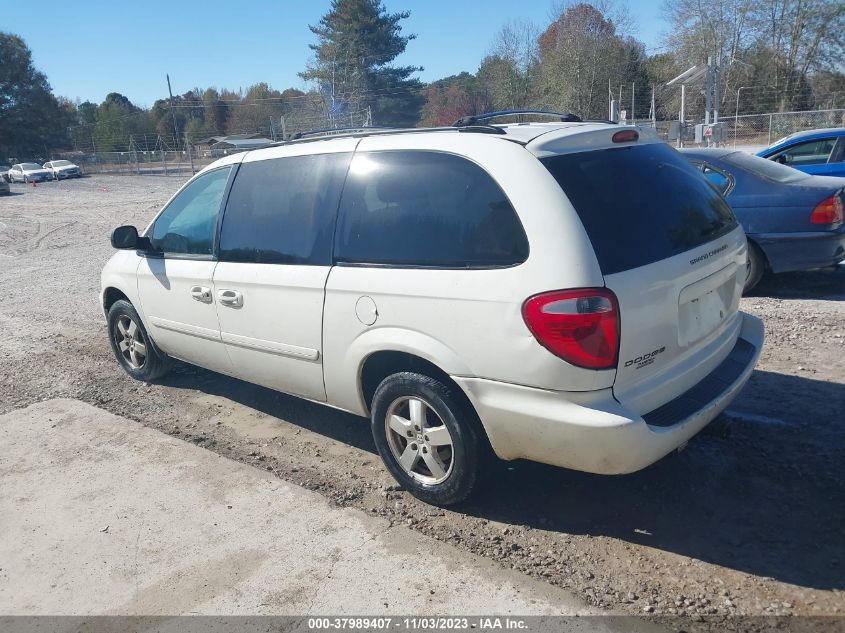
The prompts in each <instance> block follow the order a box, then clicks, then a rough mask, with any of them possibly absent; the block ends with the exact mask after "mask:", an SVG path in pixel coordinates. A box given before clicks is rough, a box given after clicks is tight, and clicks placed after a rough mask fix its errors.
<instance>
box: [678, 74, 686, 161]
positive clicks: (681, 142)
mask: <svg viewBox="0 0 845 633" xmlns="http://www.w3.org/2000/svg"><path fill="white" fill-rule="evenodd" d="M686 101H687V85H686V84H681V112H680V113H679V116H678V120H679V122H680V123H679V125H678V147H683V146H684V116H685V115H684V108H685V107H686Z"/></svg>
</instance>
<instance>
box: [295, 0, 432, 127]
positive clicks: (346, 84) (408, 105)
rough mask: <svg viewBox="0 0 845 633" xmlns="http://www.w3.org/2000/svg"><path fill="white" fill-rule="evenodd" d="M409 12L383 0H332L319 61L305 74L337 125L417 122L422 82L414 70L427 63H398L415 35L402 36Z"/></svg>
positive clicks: (321, 30) (320, 28)
mask: <svg viewBox="0 0 845 633" xmlns="http://www.w3.org/2000/svg"><path fill="white" fill-rule="evenodd" d="M409 16H410V12H409V11H402V12H399V13H387V11H386V10H385V8H384V6H383V5H382V4H381V2H380V1H379V0H333V2H332V5H331V10H330V11H329V12H328V13H327V14H326V15H324V16H323V17H322V19H321V20H320V22H319V24H317V25H316V26H310V27H309V28H310V29H311V32H312V33H313V34H314V35H316V36H317V39H318V41H317V43H316V44H312V45H311V49H312V50H313V51H314V60H313V61H312V63H311V64H309V66H308V68H307V70H306V71H305V72H303V73H300V76H301V77H302V78H303V79H306V80H310V81H315V82H316V83H317V85H318V87H319V90H320V93H321V94H322V95H323V98H324V100H325V103H326V111H327V113H328V115H329V117H330V119H331V121H332V123H333V124H334V125H335V126H336V127H343V126H349V125H361V124H362V123H363V122H364V121H366V120H367V119H368V113H369V112H371V113H372V124H373V125H391V126H392V125H414V124H415V123H416V122H417V121H418V120H419V114H420V108H421V107H422V103H423V95H422V85H421V84H420V82H419V81H418V80H417V79H414V78H412V75H413V74H414V73H416V72H418V71H420V70H422V68H420V67H417V66H393V65H392V62H393V60H394V59H396V57H398V56H399V55H400V54H402V53H403V52H404V51H405V48H406V46H407V45H408V42H410V41H411V40H412V39H414V38H415V37H416V36H415V35H412V34H411V35H403V34H402V27H401V26H400V24H399V23H400V21H402V20H404V19H406V18H407V17H409Z"/></svg>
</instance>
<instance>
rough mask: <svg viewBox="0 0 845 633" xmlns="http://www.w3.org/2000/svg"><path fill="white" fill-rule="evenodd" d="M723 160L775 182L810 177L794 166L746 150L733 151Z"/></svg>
mask: <svg viewBox="0 0 845 633" xmlns="http://www.w3.org/2000/svg"><path fill="white" fill-rule="evenodd" d="M722 160H723V161H725V162H726V163H728V164H730V165H734V166H735V167H739V168H740V169H744V170H746V171H750V172H751V173H752V174H756V175H757V176H762V177H763V178H768V179H769V180H774V181H775V182H794V181H796V180H803V179H804V178H809V175H807V174H805V173H804V172H803V171H798V170H797V169H793V168H792V167H787V166H786V165H781V164H780V163H776V162H775V161H773V160H768V159H765V158H760V157H759V156H752V155H751V154H746V153H745V152H733V153H731V154H726V155H725V156H722Z"/></svg>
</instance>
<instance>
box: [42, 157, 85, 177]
mask: <svg viewBox="0 0 845 633" xmlns="http://www.w3.org/2000/svg"><path fill="white" fill-rule="evenodd" d="M44 169H46V170H47V171H49V172H50V173H51V174H52V178H53V180H60V179H62V178H81V177H82V169H81V168H80V167H79V165H76V164H74V163H72V162H70V161H69V160H51V161H50V162H48V163H44Z"/></svg>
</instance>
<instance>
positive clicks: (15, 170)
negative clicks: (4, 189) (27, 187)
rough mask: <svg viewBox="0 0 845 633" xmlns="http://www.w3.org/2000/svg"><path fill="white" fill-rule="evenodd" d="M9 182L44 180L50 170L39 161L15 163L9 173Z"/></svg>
mask: <svg viewBox="0 0 845 633" xmlns="http://www.w3.org/2000/svg"><path fill="white" fill-rule="evenodd" d="M7 176H8V178H9V182H44V181H46V180H48V179H49V178H51V175H50V172H49V171H47V170H46V169H44V168H43V167H42V166H41V165H39V164H38V163H15V164H14V165H12V168H11V169H10V170H9V173H8V174H7Z"/></svg>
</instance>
